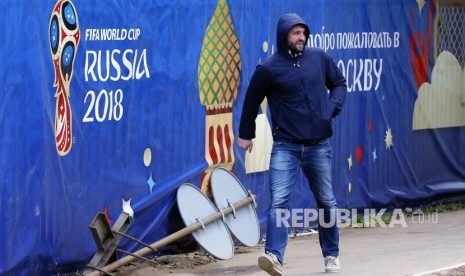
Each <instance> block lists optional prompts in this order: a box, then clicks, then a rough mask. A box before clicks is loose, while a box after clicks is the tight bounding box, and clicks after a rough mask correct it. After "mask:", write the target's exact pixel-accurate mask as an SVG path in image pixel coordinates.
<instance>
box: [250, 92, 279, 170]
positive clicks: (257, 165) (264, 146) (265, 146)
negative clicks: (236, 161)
mask: <svg viewBox="0 0 465 276" xmlns="http://www.w3.org/2000/svg"><path fill="white" fill-rule="evenodd" d="M267 106H268V101H267V99H266V98H265V99H264V100H263V102H262V104H261V108H262V111H263V113H262V114H259V115H258V116H257V119H256V120H255V124H256V130H255V139H253V140H252V141H253V149H252V152H251V153H249V152H248V151H247V152H246V153H245V172H246V173H247V174H249V173H255V172H264V171H268V170H269V168H270V157H271V148H272V147H273V134H272V133H271V127H270V122H269V121H268V117H267V116H266V110H267Z"/></svg>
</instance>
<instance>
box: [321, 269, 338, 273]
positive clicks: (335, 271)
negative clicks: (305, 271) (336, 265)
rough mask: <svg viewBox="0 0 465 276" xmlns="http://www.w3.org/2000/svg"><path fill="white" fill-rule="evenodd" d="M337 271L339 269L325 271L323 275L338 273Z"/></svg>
mask: <svg viewBox="0 0 465 276" xmlns="http://www.w3.org/2000/svg"><path fill="white" fill-rule="evenodd" d="M339 271H341V270H340V269H326V270H325V273H338V272H339Z"/></svg>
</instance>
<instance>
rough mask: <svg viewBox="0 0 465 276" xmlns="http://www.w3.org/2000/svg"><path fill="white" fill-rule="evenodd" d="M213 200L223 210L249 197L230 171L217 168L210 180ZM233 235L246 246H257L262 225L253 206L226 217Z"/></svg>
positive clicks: (250, 205)
mask: <svg viewBox="0 0 465 276" xmlns="http://www.w3.org/2000/svg"><path fill="white" fill-rule="evenodd" d="M210 182H211V189H212V195H213V199H214V200H215V203H216V206H217V207H218V209H220V210H222V209H224V208H226V207H229V206H230V205H232V204H234V203H235V202H238V201H240V200H242V199H244V198H247V197H248V196H249V194H248V192H247V191H246V190H245V189H244V187H243V186H242V184H241V182H240V181H239V180H238V179H237V178H236V176H235V175H233V174H232V173H231V172H230V171H228V170H226V169H224V168H222V167H216V168H215V169H214V170H213V172H212V174H211V178H210ZM225 221H226V224H227V225H228V227H229V230H231V233H232V234H233V235H234V236H235V237H236V238H237V239H238V240H239V241H240V242H241V243H243V244H244V245H246V246H256V245H257V244H258V241H259V239H260V225H259V223H258V218H257V213H256V211H255V208H254V207H253V206H252V204H249V205H247V206H245V207H244V208H241V209H239V210H235V214H234V213H230V214H228V215H226V216H225Z"/></svg>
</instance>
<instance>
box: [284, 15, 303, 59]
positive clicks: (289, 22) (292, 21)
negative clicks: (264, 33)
mask: <svg viewBox="0 0 465 276" xmlns="http://www.w3.org/2000/svg"><path fill="white" fill-rule="evenodd" d="M295 25H302V26H303V27H304V28H305V30H306V32H307V37H306V39H305V45H307V41H308V35H309V34H310V29H309V28H308V26H307V24H306V23H305V21H304V20H303V19H302V18H301V17H300V16H299V15H297V14H295V13H287V14H283V15H282V16H281V17H280V18H279V20H278V27H277V31H276V45H277V48H278V52H279V53H280V54H282V55H285V56H287V55H288V53H289V47H288V46H287V34H288V33H289V31H290V30H291V29H292V27H294V26H295ZM304 50H305V49H304Z"/></svg>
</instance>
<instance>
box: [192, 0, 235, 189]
mask: <svg viewBox="0 0 465 276" xmlns="http://www.w3.org/2000/svg"><path fill="white" fill-rule="evenodd" d="M239 49H240V47H239V41H238V39H237V36H236V33H235V31H234V24H233V22H232V19H231V16H230V13H229V7H228V3H227V0H218V2H217V6H216V9H215V12H214V14H213V16H212V18H211V19H210V23H209V24H208V26H207V29H206V31H205V36H204V39H203V44H202V50H201V54H200V60H199V66H198V84H199V97H200V103H201V104H202V105H203V106H205V108H206V111H207V112H206V118H205V159H206V160H207V162H208V168H207V169H206V170H205V172H204V173H203V174H202V176H201V190H202V191H203V192H204V193H205V194H209V193H210V192H209V190H210V188H209V179H210V174H211V172H212V170H213V169H214V168H215V167H217V166H222V167H224V168H226V169H228V170H231V169H232V167H233V165H234V152H233V145H234V133H233V129H232V121H233V114H232V106H233V104H234V101H235V100H236V97H237V91H238V86H239V80H240V72H241V57H240V51H239Z"/></svg>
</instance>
